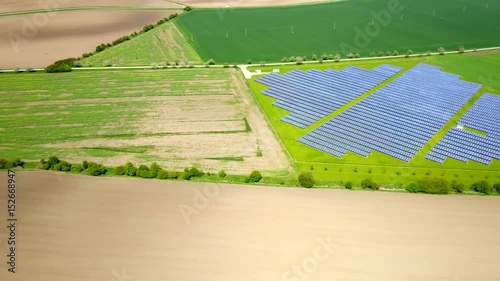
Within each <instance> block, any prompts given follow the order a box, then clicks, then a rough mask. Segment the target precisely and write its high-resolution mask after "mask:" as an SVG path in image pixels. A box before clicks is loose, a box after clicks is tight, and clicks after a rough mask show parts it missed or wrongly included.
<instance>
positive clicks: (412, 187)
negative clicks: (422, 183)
mask: <svg viewBox="0 0 500 281" xmlns="http://www.w3.org/2000/svg"><path fill="white" fill-rule="evenodd" d="M405 189H406V190H407V191H408V192H411V193H417V192H420V191H421V190H420V188H419V187H418V184H416V183H410V184H409V185H408V186H407V187H406V188H405Z"/></svg>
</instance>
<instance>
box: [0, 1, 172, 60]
mask: <svg viewBox="0 0 500 281" xmlns="http://www.w3.org/2000/svg"><path fill="white" fill-rule="evenodd" d="M19 2H25V1H19ZM178 12H179V11H178V10H177V11H67V12H51V13H42V14H33V15H19V16H8V17H0V37H1V38H4V40H0V67H1V68H16V67H45V66H47V65H49V64H51V63H53V62H54V61H56V60H59V59H64V58H69V57H79V56H81V55H82V54H83V53H88V52H92V51H94V50H95V47H96V46H97V45H99V44H101V43H109V42H112V41H113V40H115V39H117V38H119V37H122V36H124V35H128V34H131V33H132V32H134V31H138V30H141V29H142V27H143V26H144V25H146V24H151V23H155V22H157V21H158V20H159V19H162V18H164V17H167V16H169V15H170V14H172V13H178ZM35 23H37V24H36V25H35ZM30 24H31V26H32V27H33V28H32V29H29V27H26V26H28V25H30ZM23 30H24V32H23ZM26 30H27V31H26Z"/></svg>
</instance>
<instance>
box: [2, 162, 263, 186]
mask: <svg viewBox="0 0 500 281" xmlns="http://www.w3.org/2000/svg"><path fill="white" fill-rule="evenodd" d="M24 165H25V163H24V161H21V160H19V159H18V160H15V161H10V160H6V159H0V169H11V168H15V167H23V168H24ZM37 168H39V169H43V170H52V171H60V172H71V173H83V174H86V175H90V176H101V175H117V176H129V177H139V178H145V179H153V178H157V179H182V180H191V179H193V178H198V177H202V176H204V175H205V173H204V172H203V171H201V170H199V169H198V168H196V167H191V168H185V169H184V171H183V172H177V171H175V170H164V169H163V168H162V167H160V165H158V164H157V163H152V164H151V165H150V166H146V165H140V166H138V167H136V166H134V164H132V163H131V162H127V163H126V164H125V165H123V166H118V167H115V168H113V169H110V168H107V167H105V166H104V165H102V164H98V163H95V162H88V161H83V162H82V164H71V163H69V162H67V161H64V160H60V159H59V158H58V157H56V156H51V157H49V158H48V159H47V160H45V159H41V160H40V162H39V164H38V166H37ZM207 175H208V176H211V175H212V174H211V173H207ZM217 176H218V177H220V178H225V177H226V176H227V174H226V172H225V171H224V170H221V171H219V173H217ZM261 180H262V174H261V173H260V172H259V171H253V172H252V173H251V174H250V175H249V176H248V177H246V178H245V180H244V181H245V183H256V182H260V181H261Z"/></svg>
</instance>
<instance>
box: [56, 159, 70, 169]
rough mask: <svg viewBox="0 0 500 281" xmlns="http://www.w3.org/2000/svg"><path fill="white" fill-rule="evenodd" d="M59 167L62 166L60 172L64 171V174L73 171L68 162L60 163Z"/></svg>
mask: <svg viewBox="0 0 500 281" xmlns="http://www.w3.org/2000/svg"><path fill="white" fill-rule="evenodd" d="M59 165H61V169H60V170H59V171H63V172H70V171H71V166H72V165H71V164H70V163H69V162H66V161H62V160H61V161H60V162H59Z"/></svg>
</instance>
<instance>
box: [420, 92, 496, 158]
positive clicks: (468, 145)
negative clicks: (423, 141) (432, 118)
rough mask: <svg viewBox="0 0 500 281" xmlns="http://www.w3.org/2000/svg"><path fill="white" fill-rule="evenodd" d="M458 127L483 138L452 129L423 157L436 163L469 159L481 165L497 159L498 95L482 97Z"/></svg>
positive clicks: (460, 121)
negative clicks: (450, 159)
mask: <svg viewBox="0 0 500 281" xmlns="http://www.w3.org/2000/svg"><path fill="white" fill-rule="evenodd" d="M458 124H459V126H461V127H462V126H466V127H469V128H473V129H476V130H480V131H483V132H486V133H487V135H486V136H484V135H481V134H478V133H474V132H471V131H467V130H464V129H460V128H457V127H455V128H452V129H451V130H450V131H448V133H446V135H445V136H444V137H443V138H442V139H441V140H440V141H439V142H438V143H437V144H436V146H434V148H432V150H431V151H430V152H429V153H428V154H427V155H426V156H425V158H427V159H429V160H432V161H435V162H438V163H440V164H443V162H444V160H445V159H446V158H447V157H451V158H454V159H457V160H459V161H462V162H465V163H467V162H468V161H469V160H473V161H476V162H479V163H482V164H485V165H489V164H490V163H491V161H492V160H493V159H500V96H497V95H493V94H489V93H485V94H483V95H482V96H481V97H480V98H479V100H478V101H477V102H476V103H475V104H474V105H473V106H472V107H471V108H470V109H469V110H468V111H467V113H465V115H464V116H463V117H462V118H461V119H460V120H459V121H458Z"/></svg>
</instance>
